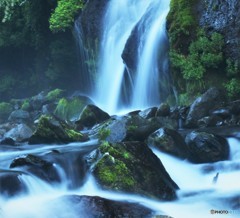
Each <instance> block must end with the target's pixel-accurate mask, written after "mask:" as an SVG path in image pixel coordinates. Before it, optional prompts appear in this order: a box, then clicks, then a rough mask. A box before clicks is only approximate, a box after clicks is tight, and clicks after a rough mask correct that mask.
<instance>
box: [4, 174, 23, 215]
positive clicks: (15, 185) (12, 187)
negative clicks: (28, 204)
mask: <svg viewBox="0 0 240 218" xmlns="http://www.w3.org/2000/svg"><path fill="white" fill-rule="evenodd" d="M20 176H21V173H20V172H14V171H10V170H0V193H1V195H3V196H6V197H13V196H16V195H19V194H21V193H26V191H27V188H26V186H25V184H24V183H23V182H22V181H21V179H20V178H19V177H20ZM0 214H1V213H0Z"/></svg>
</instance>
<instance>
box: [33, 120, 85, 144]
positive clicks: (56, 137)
mask: <svg viewBox="0 0 240 218" xmlns="http://www.w3.org/2000/svg"><path fill="white" fill-rule="evenodd" d="M87 140H88V136H87V135H85V134H82V133H80V132H76V131H75V130H73V128H72V127H71V126H69V125H68V124H67V123H66V122H64V121H62V120H59V119H56V118H54V117H49V116H41V118H40V119H39V122H38V126H37V129H36V130H35V132H34V133H33V135H32V136H31V137H30V139H29V144H41V143H42V144H49V143H50V144H51V143H58V144H63V143H70V142H76V141H80V142H83V141H87Z"/></svg>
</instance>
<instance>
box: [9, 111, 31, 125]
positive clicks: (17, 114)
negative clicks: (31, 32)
mask: <svg viewBox="0 0 240 218" xmlns="http://www.w3.org/2000/svg"><path fill="white" fill-rule="evenodd" d="M8 120H9V121H11V122H30V121H31V117H30V114H29V112H28V111H25V110H22V109H18V110H15V111H13V112H12V113H11V114H10V116H9V118H8Z"/></svg>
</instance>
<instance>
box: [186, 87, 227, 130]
mask: <svg viewBox="0 0 240 218" xmlns="http://www.w3.org/2000/svg"><path fill="white" fill-rule="evenodd" d="M222 101H223V97H222V95H221V93H220V91H219V90H218V89H217V88H210V89H209V90H207V92H205V93H204V94H203V95H202V96H200V97H198V98H197V99H196V100H195V101H194V102H193V104H192V105H191V107H190V110H189V113H188V115H187V126H188V127H196V126H197V120H199V119H201V118H203V117H205V116H208V115H209V113H210V111H212V110H214V109H216V108H218V107H219V106H221V104H222Z"/></svg>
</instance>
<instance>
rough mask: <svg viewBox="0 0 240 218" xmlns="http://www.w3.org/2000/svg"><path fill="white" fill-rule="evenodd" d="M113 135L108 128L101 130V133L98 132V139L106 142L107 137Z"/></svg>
mask: <svg viewBox="0 0 240 218" xmlns="http://www.w3.org/2000/svg"><path fill="white" fill-rule="evenodd" d="M110 133H111V130H110V129H108V128H101V129H100V130H99V131H98V139H99V140H101V141H104V140H106V139H107V137H108V136H109V135H110Z"/></svg>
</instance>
